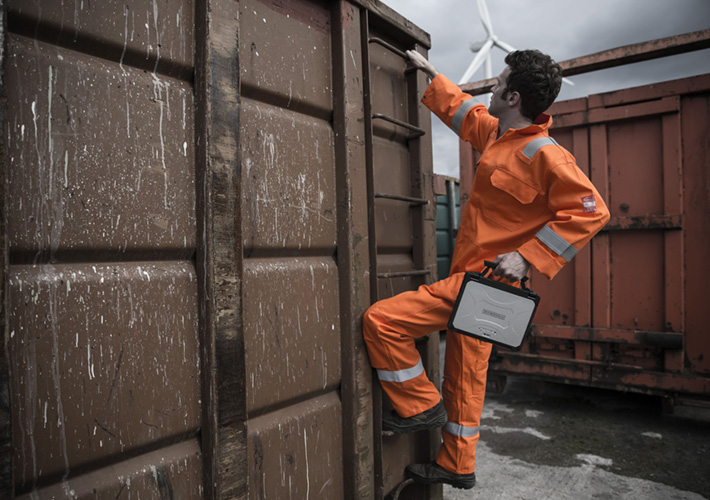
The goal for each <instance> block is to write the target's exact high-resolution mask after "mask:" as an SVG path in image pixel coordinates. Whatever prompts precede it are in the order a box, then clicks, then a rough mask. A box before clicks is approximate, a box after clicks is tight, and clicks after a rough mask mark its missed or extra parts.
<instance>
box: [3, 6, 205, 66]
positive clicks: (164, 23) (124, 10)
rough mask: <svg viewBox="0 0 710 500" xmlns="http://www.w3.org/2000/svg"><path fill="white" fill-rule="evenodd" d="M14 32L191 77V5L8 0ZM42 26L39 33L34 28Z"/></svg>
mask: <svg viewBox="0 0 710 500" xmlns="http://www.w3.org/2000/svg"><path fill="white" fill-rule="evenodd" d="M5 5H6V6H7V10H8V22H9V24H10V25H11V26H12V31H15V32H18V33H21V34H23V35H25V36H27V37H30V38H39V39H42V40H45V41H48V42H50V43H52V44H55V45H60V46H65V47H69V48H71V49H72V50H77V51H79V52H82V53H88V54H92V55H97V56H99V57H101V58H104V59H108V60H112V61H117V62H119V63H120V64H121V65H122V66H123V65H124V64H125V65H126V66H133V67H138V68H141V69H148V70H150V71H153V72H157V73H170V74H173V75H174V76H180V77H181V78H187V77H189V75H190V73H191V72H192V67H193V57H194V39H193V32H194V23H195V20H194V6H193V4H192V2H191V1H190V0H171V1H167V0H160V1H158V0H156V1H152V0H131V1H129V2H115V1H111V2H88V1H87V2H74V1H68V0H62V1H53V0H43V1H39V2H25V1H23V0H8V1H7V2H6V3H5ZM37 26H41V27H42V29H36V27H37Z"/></svg>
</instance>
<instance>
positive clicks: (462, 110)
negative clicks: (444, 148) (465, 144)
mask: <svg viewBox="0 0 710 500" xmlns="http://www.w3.org/2000/svg"><path fill="white" fill-rule="evenodd" d="M475 105H476V100H475V99H469V100H467V101H464V102H462V103H461V106H459V109H457V110H456V113H454V117H453V118H452V119H451V128H452V129H453V131H454V132H456V134H458V133H459V131H460V130H461V124H462V123H463V119H464V117H465V116H466V113H468V112H469V110H470V109H471V108H472V107H474V106H475Z"/></svg>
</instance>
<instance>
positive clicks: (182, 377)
mask: <svg viewBox="0 0 710 500" xmlns="http://www.w3.org/2000/svg"><path fill="white" fill-rule="evenodd" d="M365 10H367V11H371V12H373V13H374V15H373V21H372V22H373V25H374V26H377V29H378V30H380V32H381V34H382V36H383V39H386V43H393V44H395V45H400V46H402V47H407V48H409V47H412V46H414V45H415V44H418V45H419V46H420V47H425V48H428V46H429V38H428V35H426V34H425V33H423V32H422V31H421V30H420V29H419V28H417V27H416V26H414V25H411V24H409V23H408V22H406V21H405V20H404V19H403V18H401V17H400V16H399V15H397V14H396V13H394V12H393V11H391V10H390V9H389V8H387V7H386V6H384V5H381V4H379V3H377V2H348V1H340V2H326V1H319V0H289V1H286V2H284V1H280V0H279V1H275V0H274V1H268V0H247V1H241V2H239V3H234V2H228V1H226V0H209V1H208V2H203V3H199V2H198V4H196V5H193V4H192V2H188V1H187V0H181V1H180V2H167V1H165V0H156V1H147V0H146V1H141V0H136V1H134V2H129V3H128V4H125V3H123V4H119V3H117V2H113V1H111V2H99V3H98V4H97V3H95V2H91V3H87V2H83V3H82V2H68V1H62V2H36V3H33V4H31V5H30V4H26V3H25V2H20V1H14V0H13V1H10V2H8V12H9V14H8V17H9V30H10V32H11V35H10V39H9V41H8V44H7V47H8V50H7V52H6V54H7V56H6V59H5V62H4V64H3V68H4V71H5V74H6V75H7V79H6V81H7V82H9V83H8V85H7V88H6V92H5V94H4V95H7V96H8V98H9V99H8V102H9V103H10V108H9V111H8V115H7V116H6V117H5V118H4V119H3V123H4V124H5V126H6V130H7V139H6V140H7V151H8V154H7V156H6V157H4V160H3V162H2V166H3V169H4V170H3V172H4V175H6V176H7V179H8V181H9V184H8V194H9V196H8V200H7V207H8V209H7V211H6V217H7V220H8V221H9V226H8V227H7V228H4V227H3V231H2V238H5V237H7V239H8V244H7V248H8V250H9V252H8V255H9V263H8V265H7V266H4V267H3V269H2V271H3V273H5V272H6V271H9V272H8V273H7V275H5V274H3V275H2V276H0V277H2V278H3V283H4V284H5V286H7V287H9V289H10V298H9V301H8V303H9V308H7V309H6V308H3V315H4V314H8V316H9V324H8V325H7V328H6V331H7V332H8V338H7V339H6V342H4V343H3V345H6V346H7V347H8V348H9V350H10V352H9V354H8V359H9V361H10V368H11V373H12V374H13V376H12V378H11V380H10V382H9V386H10V388H11V389H10V390H11V393H12V398H13V404H12V407H11V410H12V420H13V425H14V429H15V430H16V432H15V433H13V436H12V437H13V439H14V440H15V443H14V449H13V451H12V457H13V458H12V461H13V463H12V464H11V465H12V466H14V474H15V478H14V480H13V477H12V474H13V471H12V470H11V469H10V467H9V465H10V459H9V458H8V459H7V460H6V462H5V463H7V464H8V467H7V468H6V469H0V470H2V472H0V474H1V476H2V477H1V480H2V481H3V482H4V483H5V484H8V486H9V490H10V489H11V490H13V492H11V496H12V494H14V495H20V496H22V497H23V498H25V497H26V498H36V497H37V496H39V497H48V498H51V497H53V496H57V497H59V496H73V497H76V498H115V497H122V496H127V497H128V496H130V497H133V496H140V497H147V498H158V497H159V498H201V497H202V496H204V497H206V498H247V497H251V498H262V497H264V495H268V497H272V496H273V497H278V498H280V497H285V496H286V495H287V494H288V493H292V494H293V495H294V497H296V496H298V497H302V498H308V497H310V498H314V497H322V498H375V497H381V496H382V493H383V491H382V489H380V490H377V489H376V481H375V478H374V475H375V471H374V465H375V462H377V464H378V467H380V473H381V471H382V465H383V460H384V465H385V467H387V468H388V469H387V470H388V472H387V477H388V478H390V479H388V481H390V483H388V485H387V487H388V488H389V489H392V488H393V487H394V485H396V481H398V480H399V478H400V476H401V475H402V474H403V469H404V465H406V463H408V462H409V461H410V460H413V459H415V458H416V459H429V458H430V457H431V450H432V449H434V448H435V447H436V446H437V445H438V438H436V437H435V436H419V437H418V438H417V439H415V440H412V441H411V442H410V443H409V444H407V445H406V446H405V448H406V449H407V453H406V454H405V455H401V456H400V454H398V453H397V452H396V449H394V448H393V449H392V450H390V451H389V452H388V454H387V455H386V456H383V455H382V453H381V450H380V455H379V456H378V458H377V461H376V460H375V454H376V453H377V451H376V450H377V447H376V446H375V443H374V442H375V440H376V437H375V436H374V432H373V430H374V428H375V427H376V424H375V422H374V420H373V411H372V410H373V400H372V398H373V391H372V372H371V368H370V365H369V361H368V359H367V355H366V350H365V347H364V344H363V341H362V334H361V328H362V325H361V315H362V312H363V311H364V310H365V309H366V307H367V306H368V305H369V304H370V302H371V299H372V293H373V290H372V289H371V288H370V286H369V280H370V276H376V275H377V269H376V268H375V267H374V266H375V263H374V262H371V261H370V253H369V248H368V231H369V229H368V205H367V201H368V197H367V182H366V171H365V158H366V155H367V151H366V147H365V142H366V141H365V135H366V131H365V116H364V109H365V88H366V87H365V85H366V82H365V80H364V64H363V61H364V55H363V53H364V47H365V46H366V45H367V42H366V41H364V42H363V37H362V30H361V28H362V24H361V15H362V14H363V12H365ZM289 40H291V41H292V42H295V43H282V42H284V41H286V42H288V41H289ZM383 49H386V47H383ZM389 57H390V56H389V55H386V56H385V59H387V58H389ZM395 60H396V61H397V63H396V64H397V66H396V68H394V69H396V71H397V75H396V77H395V79H396V80H397V81H398V84H397V86H396V88H389V90H386V91H384V92H383V91H378V92H380V94H379V97H378V99H381V100H382V102H383V103H384V104H385V106H383V107H382V111H383V112H384V113H386V114H387V116H392V117H393V118H395V119H397V120H399V119H400V118H402V117H403V118H404V119H406V120H408V122H409V123H412V126H413V127H415V128H416V129H421V130H424V131H428V130H429V123H428V115H426V116H425V119H424V120H422V119H421V118H420V117H418V116H414V117H413V115H412V113H413V112H412V102H408V101H407V95H410V94H412V92H414V94H415V97H416V94H418V93H419V92H418V90H419V89H414V91H413V90H412V89H410V88H408V87H407V86H408V83H407V82H406V80H405V77H404V76H403V74H402V70H403V69H404V63H403V61H401V59H395ZM386 64H387V65H391V61H387V62H386ZM390 78H391V75H385V78H384V80H383V81H385V82H388V81H389V79H390ZM417 79H418V80H417V83H416V85H418V86H421V85H422V83H423V80H424V79H423V77H419V76H418V77H417ZM409 85H411V82H410V83H409ZM388 95H389V97H388ZM410 97H411V96H410ZM409 101H412V100H411V99H410V100H409ZM414 102H416V106H415V110H416V111H417V113H418V109H419V104H418V97H416V99H415V101H414ZM390 103H394V105H395V107H394V108H392V107H391V106H390ZM415 114H416V113H415ZM368 118H369V117H368ZM378 121H379V122H381V123H382V127H381V129H378V130H381V131H380V132H379V135H378V139H377V140H380V141H381V142H382V143H383V144H385V146H384V149H385V150H387V148H390V149H391V151H389V152H388V153H385V152H384V150H383V152H382V155H380V153H379V152H378V153H377V158H378V161H381V159H384V160H385V161H387V162H389V161H392V162H393V163H394V164H396V165H397V166H398V168H400V167H402V166H405V165H406V166H407V169H404V170H401V171H400V170H397V171H398V175H399V177H397V181H396V182H395V183H394V184H393V185H389V184H387V183H388V182H390V179H385V180H378V182H381V183H382V184H383V188H382V189H380V186H379V185H378V192H379V191H383V192H389V191H394V192H393V193H392V192H389V194H390V195H392V194H394V195H395V196H397V197H398V198H402V197H406V198H408V199H409V198H412V199H417V200H426V201H427V202H428V205H425V206H424V207H421V206H419V207H418V208H417V205H416V204H414V207H413V208H412V206H411V205H410V203H409V202H407V201H404V202H403V201H401V200H399V199H394V200H393V199H389V200H387V201H395V202H397V203H400V204H402V207H404V210H402V208H401V207H398V208H397V209H395V211H394V212H395V213H396V216H397V217H396V219H397V220H395V218H393V219H391V221H390V222H389V223H388V224H392V226H391V227H392V228H395V227H397V228H399V227H403V228H404V231H403V232H402V233H401V234H400V236H402V238H403V239H405V240H406V243H404V244H402V243H400V242H395V241H386V243H387V245H389V246H391V247H392V248H395V247H397V248H399V250H397V252H394V253H392V254H391V255H393V256H394V257H395V259H396V260H398V262H396V263H393V264H392V266H390V267H391V268H392V269H393V270H397V269H398V268H401V270H402V271H404V272H406V273H409V274H407V275H406V276H404V277H394V278H391V280H393V281H395V282H397V283H398V285H397V286H396V287H395V288H397V289H402V290H404V289H411V288H412V287H414V286H416V285H417V284H419V283H422V282H424V281H426V280H428V279H431V278H432V277H433V273H432V271H433V270H434V263H433V253H434V229H433V227H434V225H433V218H434V207H433V204H431V200H433V193H431V192H429V191H430V190H429V191H428V190H427V188H428V186H429V183H428V182H426V180H425V177H426V176H427V175H430V170H431V158H430V156H431V151H430V144H429V142H428V141H429V139H428V138H426V137H425V138H424V139H416V138H414V137H413V136H411V134H412V130H411V129H410V128H408V127H402V126H401V124H398V123H397V122H394V123H391V122H387V121H385V120H378ZM388 127H395V128H396V130H394V131H393V130H392V129H389V128H388ZM407 135H410V137H409V138H407ZM417 135H418V132H417ZM393 136H397V137H396V138H394V139H393ZM408 141H409V144H408ZM411 141H415V142H414V143H412V142H411ZM392 145H396V147H395V148H393V149H392ZM407 151H408V152H407ZM0 158H3V157H2V156H0ZM410 165H412V166H413V168H412V169H409V166H410ZM410 170H411V172H414V176H413V177H412V174H411V172H410ZM387 201H385V203H387ZM378 203H379V202H378ZM392 221H394V224H393V223H392ZM395 236H396V235H395ZM385 263H386V261H385ZM384 270H388V269H387V268H384ZM412 271H415V272H414V273H413V274H412ZM383 281H387V280H383ZM400 285H401V286H400ZM387 293H393V289H390V290H389V291H388V292H387ZM0 320H2V318H0ZM437 347H438V346H437V343H436V342H429V343H427V342H424V343H421V344H420V348H421V350H422V353H423V358H424V359H425V361H426V364H427V367H428V368H431V370H432V372H433V377H435V378H438V364H437V363H438V353H437ZM1 368H2V367H0V369H1ZM1 383H2V379H0V384H1ZM5 400H7V398H5ZM8 406H9V405H8ZM378 417H379V414H378ZM9 420H10V418H9V417H7V418H6V419H5V420H4V421H3V420H2V415H0V426H2V427H0V429H2V431H3V432H8V439H7V440H6V442H4V443H3V442H0V446H5V447H6V448H7V449H8V450H9V449H10V443H9V442H8V441H9V430H8V429H9V428H10V425H9V424H10V422H9ZM247 428H248V429H249V433H248V434H247ZM18 429H19V431H18ZM197 436H199V438H198V437H197ZM40 443H41V446H40ZM258 450H262V452H263V453H256V451H258ZM2 451H3V449H1V448H0V452H2ZM393 481H394V482H393ZM434 490H436V488H435V489H434ZM439 494H440V491H439ZM422 495H428V493H421V492H420V493H419V496H420V497H421V496H422Z"/></svg>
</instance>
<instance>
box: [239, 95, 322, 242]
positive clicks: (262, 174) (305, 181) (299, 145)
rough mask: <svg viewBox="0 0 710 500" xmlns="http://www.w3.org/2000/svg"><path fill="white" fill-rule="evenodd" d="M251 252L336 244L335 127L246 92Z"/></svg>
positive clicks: (244, 152)
mask: <svg viewBox="0 0 710 500" xmlns="http://www.w3.org/2000/svg"><path fill="white" fill-rule="evenodd" d="M241 102H242V106H241V110H240V120H241V123H242V127H241V130H240V135H241V161H242V178H243V182H244V189H245V190H246V192H248V193H249V194H250V196H249V198H248V199H246V200H245V201H244V206H243V214H244V219H243V232H244V233H243V234H244V248H245V252H246V255H247V256H249V255H252V254H254V255H258V254H259V252H260V251H273V250H274V249H278V251H280V252H284V251H286V249H291V250H298V249H305V248H310V249H319V250H320V251H321V252H323V251H325V252H331V251H332V249H333V248H334V247H335V239H336V235H335V221H336V214H335V167H334V156H333V131H332V128H331V127H330V125H329V124H328V123H327V122H325V121H323V120H319V119H316V118H312V117H310V116H306V115H303V114H300V113H296V112H293V111H290V110H287V109H283V108H278V107H275V106H272V105H271V104H267V103H263V102H259V101H253V100H251V99H247V98H242V101H241Z"/></svg>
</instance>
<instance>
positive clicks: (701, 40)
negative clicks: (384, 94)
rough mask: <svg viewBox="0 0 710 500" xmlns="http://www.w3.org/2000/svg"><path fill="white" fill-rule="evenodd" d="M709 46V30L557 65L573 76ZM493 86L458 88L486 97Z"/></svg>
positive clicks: (486, 83)
mask: <svg viewBox="0 0 710 500" xmlns="http://www.w3.org/2000/svg"><path fill="white" fill-rule="evenodd" d="M708 47H710V29H706V30H700V31H694V32H692V33H684V34H681V35H675V36H669V37H666V38H658V39H655V40H649V41H647V42H641V43H635V44H632V45H625V46H623V47H616V48H613V49H610V50H604V51H601V52H597V53H595V54H590V55H587V56H582V57H577V58H574V59H569V60H567V61H562V62H560V66H562V74H563V75H564V76H573V75H579V74H582V73H589V72H591V71H598V70H601V69H607V68H615V67H617V66H623V65H625V64H631V63H635V62H641V61H648V60H650V59H657V58H659V57H666V56H672V55H677V54H684V53H686V52H693V51H695V50H702V49H707V48H708ZM495 83H496V80H495V78H489V79H487V80H481V81H479V82H473V83H465V84H463V85H461V90H463V91H464V92H468V93H469V94H471V95H479V94H485V93H487V92H490V90H491V87H493V85H495Z"/></svg>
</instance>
